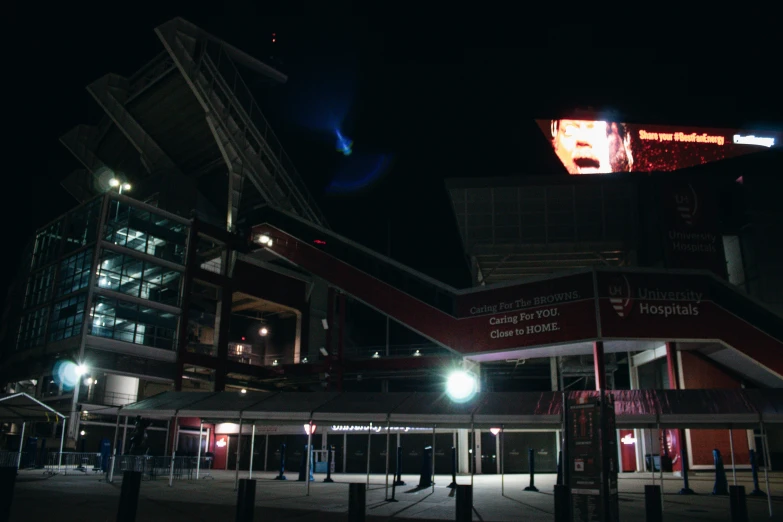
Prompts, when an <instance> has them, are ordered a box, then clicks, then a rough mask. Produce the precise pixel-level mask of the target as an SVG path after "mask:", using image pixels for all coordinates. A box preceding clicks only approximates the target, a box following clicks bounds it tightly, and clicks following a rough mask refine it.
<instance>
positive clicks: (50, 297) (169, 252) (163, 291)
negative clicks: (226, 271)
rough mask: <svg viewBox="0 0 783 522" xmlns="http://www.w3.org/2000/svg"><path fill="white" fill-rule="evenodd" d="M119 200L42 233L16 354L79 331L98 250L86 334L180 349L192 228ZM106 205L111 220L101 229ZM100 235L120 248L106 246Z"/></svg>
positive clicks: (88, 206)
mask: <svg viewBox="0 0 783 522" xmlns="http://www.w3.org/2000/svg"><path fill="white" fill-rule="evenodd" d="M115 197H116V196H115V195H114V194H106V195H104V196H100V197H97V198H95V199H93V200H91V201H89V202H87V203H85V204H83V205H81V206H79V207H77V208H76V209H74V210H72V211H71V212H69V213H67V214H65V215H63V216H61V217H60V218H58V219H57V220H55V221H54V222H52V223H50V224H49V225H47V226H45V227H43V228H41V229H40V230H39V231H38V232H37V234H36V237H35V246H34V249H33V256H32V262H31V271H30V275H29V277H28V280H27V286H26V292H25V298H24V310H23V312H22V317H21V320H20V325H19V331H18V335H17V344H16V349H17V350H28V349H31V348H35V347H37V346H43V345H44V344H46V343H52V342H58V341H63V340H65V339H69V338H72V337H75V336H78V335H80V334H81V332H82V327H83V325H84V323H85V320H84V317H85V312H86V311H87V310H86V307H87V293H88V290H89V285H90V277H91V273H92V263H93V261H94V259H95V251H96V249H99V252H98V265H97V274H96V278H95V281H96V287H95V295H94V298H93V300H92V303H91V308H90V310H89V313H90V316H91V317H92V318H93V321H92V325H91V327H90V328H91V329H90V331H89V332H87V333H88V334H91V335H95V336H99V337H105V338H111V339H116V340H120V341H125V342H130V343H135V344H141V345H145V346H152V347H156V348H163V349H169V350H172V349H174V348H175V346H176V344H175V342H176V331H177V320H178V311H177V310H176V309H177V308H178V307H179V305H180V293H181V287H182V275H183V273H184V262H185V248H186V241H187V235H188V227H187V225H185V224H183V223H181V222H178V221H173V220H171V219H169V218H167V217H166V216H163V215H160V214H158V213H156V212H154V211H150V210H148V209H144V208H141V207H140V206H139V205H134V204H133V203H132V202H131V203H128V202H126V201H119V200H117V199H115ZM105 198H108V204H107V205H106V207H104V206H103V204H104V200H105ZM102 208H105V209H106V211H107V215H106V222H105V226H104V228H103V230H100V231H99V230H98V224H99V222H100V212H101V209H102ZM99 238H100V239H101V240H102V241H104V243H103V245H105V246H109V247H111V246H112V245H113V246H114V247H115V248H103V247H102V245H101V244H100V243H99V242H98V239H99ZM107 243H108V245H107ZM103 290H105V292H103ZM125 296H127V297H128V299H124V297H125Z"/></svg>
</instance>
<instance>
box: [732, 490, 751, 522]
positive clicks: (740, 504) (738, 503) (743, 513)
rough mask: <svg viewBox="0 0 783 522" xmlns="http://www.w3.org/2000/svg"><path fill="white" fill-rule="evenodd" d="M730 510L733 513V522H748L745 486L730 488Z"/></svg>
mask: <svg viewBox="0 0 783 522" xmlns="http://www.w3.org/2000/svg"><path fill="white" fill-rule="evenodd" d="M729 510H730V511H731V522H748V504H747V501H746V500H745V486H729Z"/></svg>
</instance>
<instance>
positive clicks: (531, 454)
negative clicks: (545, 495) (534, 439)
mask: <svg viewBox="0 0 783 522" xmlns="http://www.w3.org/2000/svg"><path fill="white" fill-rule="evenodd" d="M535 455H536V453H535V451H533V448H528V450H527V461H528V468H529V469H530V485H529V486H528V487H526V488H525V491H538V488H537V487H536V461H535V458H536V456H535Z"/></svg>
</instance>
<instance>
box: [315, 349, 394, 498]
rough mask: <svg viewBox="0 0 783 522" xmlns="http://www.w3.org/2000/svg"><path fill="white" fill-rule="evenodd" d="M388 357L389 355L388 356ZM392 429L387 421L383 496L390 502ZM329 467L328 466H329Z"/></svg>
mask: <svg viewBox="0 0 783 522" xmlns="http://www.w3.org/2000/svg"><path fill="white" fill-rule="evenodd" d="M387 355H388V354H387ZM390 437H391V429H390V425H389V420H388V419H387V420H386V489H385V490H384V493H383V496H384V498H385V499H386V500H389V450H390V449H391V446H390V444H391V438H390ZM327 466H328V464H327Z"/></svg>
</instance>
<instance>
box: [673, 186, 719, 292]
mask: <svg viewBox="0 0 783 522" xmlns="http://www.w3.org/2000/svg"><path fill="white" fill-rule="evenodd" d="M659 191H660V192H659V198H660V201H661V202H662V203H663V205H662V212H663V214H662V216H661V219H660V221H659V223H660V225H661V234H662V236H663V249H664V255H665V259H666V265H667V267H668V268H689V269H702V270H704V269H706V270H711V271H713V272H715V274H716V275H717V276H718V277H721V278H723V279H725V278H726V255H725V253H724V251H723V237H722V235H721V233H720V226H719V216H720V214H719V209H718V195H717V192H716V190H715V187H714V186H713V185H712V184H709V183H706V182H697V181H688V180H678V179H676V178H675V179H672V180H670V181H668V182H666V183H662V184H661V185H660V188H659Z"/></svg>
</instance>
